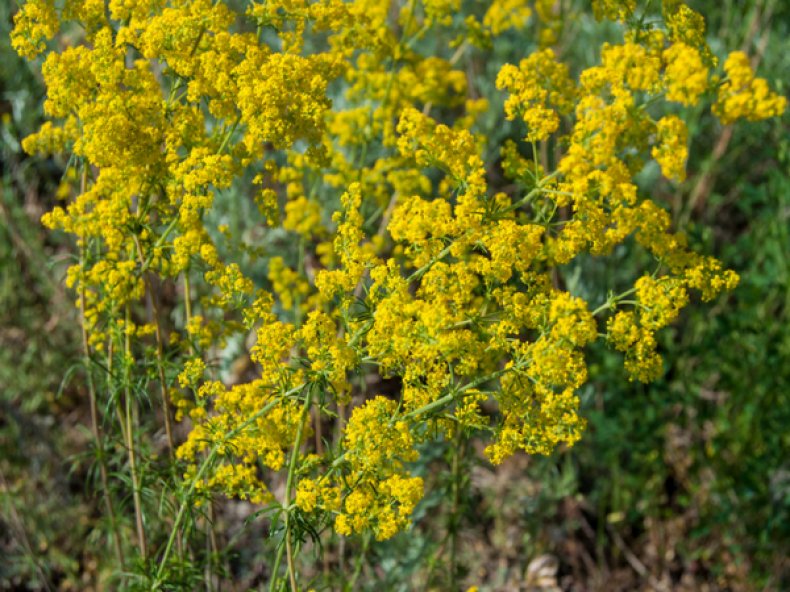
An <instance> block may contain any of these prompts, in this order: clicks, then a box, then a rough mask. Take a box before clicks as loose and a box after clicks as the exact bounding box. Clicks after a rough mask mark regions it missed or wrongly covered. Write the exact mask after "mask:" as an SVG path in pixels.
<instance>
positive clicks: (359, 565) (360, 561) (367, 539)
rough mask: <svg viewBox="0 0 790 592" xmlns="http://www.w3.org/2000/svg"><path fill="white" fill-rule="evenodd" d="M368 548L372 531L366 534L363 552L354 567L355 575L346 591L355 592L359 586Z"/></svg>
mask: <svg viewBox="0 0 790 592" xmlns="http://www.w3.org/2000/svg"><path fill="white" fill-rule="evenodd" d="M368 547H370V531H368V532H366V533H365V538H364V539H363V540H362V550H361V551H360V552H359V555H357V560H356V564H355V565H354V573H353V574H352V575H351V579H350V580H349V581H348V584H346V590H349V591H351V590H354V586H356V584H357V579H359V575H360V574H361V573H362V566H363V565H364V564H365V556H366V555H367V553H368Z"/></svg>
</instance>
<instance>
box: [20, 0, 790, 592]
mask: <svg viewBox="0 0 790 592" xmlns="http://www.w3.org/2000/svg"><path fill="white" fill-rule="evenodd" d="M466 4H467V3H464V5H463V6H462V3H461V1H460V0H420V1H417V0H408V1H406V2H403V3H401V2H393V3H392V4H390V3H381V2H373V1H370V0H355V1H352V2H344V1H342V0H317V1H312V0H280V1H278V0H273V1H263V2H255V1H250V2H246V3H244V5H243V6H241V5H240V4H239V3H236V2H231V1H227V2H223V1H214V2H212V1H210V0H109V2H107V3H106V4H105V2H104V1H103V0H66V1H65V3H63V4H62V5H60V3H56V2H55V1H54V0H27V2H26V3H24V4H23V6H22V7H21V9H20V11H19V12H18V13H17V15H16V18H15V29H14V32H13V36H12V43H13V45H14V47H15V48H16V49H17V51H18V52H19V53H20V54H22V55H24V56H26V57H28V58H30V59H35V58H36V57H37V56H39V55H41V54H45V55H46V58H45V60H44V62H43V65H42V73H43V77H44V80H45V82H46V85H47V92H48V95H47V99H46V102H45V106H44V107H45V111H46V113H47V115H48V116H49V117H50V119H51V120H50V121H49V122H47V123H45V124H44V125H43V126H42V127H41V129H40V130H39V131H38V132H37V133H35V134H33V135H32V136H30V137H28V138H27V139H26V140H25V142H24V147H25V149H26V150H27V151H29V152H31V153H33V152H39V153H45V154H52V153H56V154H63V155H67V156H68V164H67V167H66V174H65V176H64V180H63V185H64V189H63V193H64V194H70V199H69V203H68V204H66V205H64V206H63V207H57V208H55V209H54V210H53V211H52V212H50V213H48V214H47V215H46V216H45V217H44V219H43V222H44V224H45V225H46V226H48V227H50V228H52V229H60V230H63V231H66V232H67V233H69V234H71V235H73V236H74V238H75V239H76V252H77V254H78V261H77V262H75V263H74V265H73V266H72V267H71V268H70V269H69V272H68V278H67V282H68V284H69V286H70V287H71V288H72V289H73V290H74V293H75V294H76V296H77V306H78V307H79V309H80V311H81V317H82V324H83V337H84V353H85V359H86V365H87V368H88V371H87V377H88V380H87V382H88V387H89V391H90V396H91V406H92V411H93V413H92V415H93V424H92V425H93V434H94V436H95V438H96V440H97V442H101V439H102V438H103V432H104V431H107V430H109V431H111V432H116V433H118V434H119V435H120V436H121V437H122V440H123V448H124V449H125V453H126V454H127V458H128V475H129V483H130V490H131V493H132V500H133V506H134V515H135V527H134V530H135V532H136V541H137V544H136V550H137V556H138V557H139V559H140V560H141V562H140V564H141V566H142V567H141V570H142V573H143V574H144V576H145V578H146V579H145V580H144V581H145V582H146V583H145V585H144V587H146V586H147V587H149V588H152V589H164V588H167V587H168V586H170V587H172V586H175V585H176V584H175V582H177V581H181V580H180V579H179V578H183V577H184V576H183V571H184V569H185V568H184V562H185V561H186V559H187V558H188V557H189V556H190V545H192V544H194V542H193V541H192V540H191V538H190V537H191V536H192V535H191V534H190V533H191V530H192V529H190V528H188V525H189V519H190V517H192V516H193V514H194V512H195V508H196V507H197V508H198V509H200V508H207V509H206V510H205V516H206V517H207V520H208V521H209V522H210V521H211V515H212V512H213V500H214V497H215V495H216V494H224V495H226V496H228V497H232V498H238V499H242V500H248V501H250V502H252V503H253V504H256V505H259V506H261V508H262V513H264V514H265V515H267V516H268V518H269V520H270V521H271V522H272V523H273V524H276V525H280V526H281V528H280V529H279V530H277V531H276V534H275V535H273V536H274V537H275V538H276V540H277V552H276V554H275V555H274V557H273V558H272V562H271V565H270V567H269V574H270V581H271V586H272V588H271V589H276V586H278V585H279V582H280V581H281V578H284V577H285V576H284V575H283V574H281V566H282V560H283V557H285V558H286V563H287V570H285V571H286V574H287V578H288V581H290V585H291V588H292V589H293V590H297V589H298V586H299V574H298V572H297V569H296V567H295V564H296V562H295V556H296V555H297V554H298V552H299V549H301V548H304V546H305V543H306V540H307V536H308V535H310V536H312V537H313V538H314V539H315V540H317V541H320V540H321V539H322V536H324V538H325V535H324V533H326V532H329V531H330V530H331V531H334V533H336V534H337V535H340V536H344V537H345V536H351V535H354V534H361V535H363V536H372V537H374V538H375V539H377V540H384V539H388V538H390V537H392V536H393V535H395V534H396V533H397V532H398V531H401V530H404V529H406V528H408V527H409V525H410V522H411V520H410V518H411V515H412V513H413V511H414V509H415V507H416V506H417V504H418V503H419V501H420V499H421V498H422V497H423V493H424V482H423V479H422V478H421V477H420V476H417V475H415V474H413V471H412V469H411V467H412V463H414V461H416V460H417V459H418V457H419V454H420V453H419V451H420V447H421V446H423V445H424V444H426V443H428V442H431V441H435V440H437V439H447V440H454V441H460V440H462V439H469V438H482V439H483V440H484V441H485V455H486V456H487V457H488V459H489V460H490V461H491V462H492V463H494V464H498V463H501V462H502V461H503V460H504V459H506V458H507V457H509V456H511V455H513V454H514V453H516V452H517V451H518V450H522V451H525V452H527V453H530V454H548V453H549V452H551V451H552V450H553V449H554V448H555V447H556V446H558V445H560V444H566V445H573V444H574V443H575V442H577V441H578V440H579V438H580V437H581V434H582V432H583V429H584V419H583V417H581V416H580V415H579V411H578V408H579V399H578V390H579V388H580V387H581V386H582V385H584V384H585V382H586V380H587V367H586V364H585V358H584V352H585V348H586V347H587V346H588V345H589V344H591V343H593V342H595V341H596V340H599V339H602V340H605V341H606V342H607V343H608V344H610V345H611V347H613V348H615V349H616V350H618V351H621V352H623V355H624V365H625V370H626V372H627V373H628V375H629V376H630V377H631V379H632V380H638V381H651V380H654V379H656V378H657V377H659V376H660V375H661V373H662V360H661V356H660V354H659V352H658V351H657V341H656V333H657V332H658V331H660V330H661V329H662V328H664V327H666V326H667V325H669V324H670V323H672V322H673V321H674V320H675V319H676V318H677V317H678V314H679V313H680V311H681V309H682V308H683V307H685V306H686V305H687V304H688V302H689V299H690V297H691V295H693V294H698V295H699V297H700V298H701V299H702V300H704V301H709V300H712V299H713V298H715V297H717V296H718V295H719V294H720V293H721V292H722V291H723V290H730V289H732V288H734V287H735V285H736V284H737V281H738V277H737V275H736V274H735V273H734V272H732V271H730V270H727V269H723V267H722V265H721V264H720V263H719V262H718V261H717V260H716V259H714V258H712V257H709V256H706V255H704V254H700V253H696V252H693V251H692V250H690V249H689V248H688V246H687V242H686V239H685V237H684V234H683V233H682V232H678V231H676V230H674V229H673V228H672V227H671V221H670V218H669V215H668V214H667V212H666V211H665V210H664V208H662V207H661V205H660V204H659V203H657V202H656V201H654V200H652V199H650V196H649V188H648V187H643V186H640V184H639V183H638V178H639V175H640V173H641V172H642V171H643V170H644V169H645V167H647V166H649V164H650V163H651V162H655V163H657V165H658V167H660V170H661V173H662V174H663V176H664V177H665V178H666V179H667V180H669V181H670V182H677V183H679V182H682V181H683V179H684V177H685V163H686V160H687V157H688V130H687V128H686V124H685V123H684V120H683V117H682V114H683V108H687V107H692V106H697V105H705V104H707V103H710V102H712V111H713V113H714V114H715V116H716V117H718V118H719V119H720V120H721V122H722V123H724V124H730V123H732V122H734V121H736V120H738V119H747V120H750V121H754V120H759V119H765V118H769V117H773V116H777V115H779V114H781V113H782V112H783V111H784V109H785V105H786V100H785V99H784V98H783V97H781V96H779V95H777V94H775V93H774V92H773V91H771V90H770V88H769V86H768V84H767V82H766V81H765V80H763V79H760V78H757V77H756V76H755V74H754V72H753V71H752V68H751V67H750V64H749V60H748V57H747V56H746V55H745V54H744V53H742V52H733V53H731V54H730V55H729V56H728V57H727V58H726V60H725V61H724V64H723V68H722V69H720V68H719V64H718V60H717V58H716V57H715V56H714V54H713V52H712V51H711V49H710V47H709V46H708V45H707V43H706V41H705V34H704V33H705V31H704V20H703V18H702V17H701V16H700V15H699V14H698V13H696V12H694V11H693V10H692V9H691V8H689V7H688V6H686V5H684V4H682V3H680V2H677V1H675V0H665V1H664V2H663V3H662V5H661V7H660V10H659V11H658V13H657V14H654V13H653V12H651V10H650V7H649V3H646V6H645V7H638V6H637V4H636V2H635V0H621V1H618V0H598V1H593V11H594V13H595V16H596V17H597V18H599V19H609V20H612V21H616V22H617V23H619V25H620V28H619V30H620V31H621V35H622V39H621V42H619V43H606V44H604V45H603V47H601V49H600V60H599V61H598V63H596V64H595V65H593V66H590V67H587V68H583V69H579V68H577V65H576V64H572V63H566V61H564V60H563V58H562V56H561V55H559V53H558V52H557V51H556V50H555V49H554V47H555V46H556V44H557V42H558V40H559V39H560V38H561V37H562V35H563V34H564V31H563V26H564V19H565V15H563V14H562V13H561V11H560V10H559V6H560V4H559V3H554V2H545V1H543V0H536V1H535V2H534V3H532V2H527V1H526V0H494V1H493V2H486V3H477V4H474V3H472V4H474V6H473V7H469V6H466ZM75 31H76V32H75ZM532 33H534V35H532ZM58 35H60V37H59V38H60V39H62V40H64V41H65V43H63V44H62V45H60V46H58V47H54V46H53V45H48V42H49V41H50V40H51V39H53V38H55V37H56V36H58ZM502 35H522V36H523V37H524V38H527V39H532V38H534V39H537V47H535V50H534V51H532V52H529V53H528V55H526V56H525V57H524V58H523V59H522V60H521V61H520V62H519V63H518V64H505V65H503V66H502V67H501V68H500V69H499V71H498V73H497V74H496V78H495V81H494V83H495V85H496V87H497V88H498V89H499V90H501V91H503V94H502V95H501V100H502V102H503V105H502V106H501V111H500V105H493V104H490V103H489V101H487V100H486V99H482V98H479V93H478V90H477V88H478V81H477V80H476V79H475V78H474V77H473V76H471V75H470V74H469V72H468V71H465V70H464V69H463V68H462V67H459V66H460V65H462V64H463V62H464V60H465V59H466V58H467V56H469V55H470V54H473V53H475V52H477V53H479V54H481V55H489V54H490V53H491V52H492V48H495V46H496V44H497V39H498V38H499V37H500V36H502ZM432 39H435V40H437V42H436V43H430V42H429V41H430V40H432ZM489 114H495V115H500V114H501V118H502V119H504V120H505V121H512V122H514V123H512V124H508V125H510V126H511V127H509V128H508V129H510V130H513V131H512V132H511V136H512V137H511V138H510V139H507V140H505V141H501V142H500V141H499V138H497V137H496V135H495V134H492V133H488V134H486V133H485V130H486V129H487V128H486V125H485V124H484V120H485V118H486V117H487V116H488V115H489ZM497 125H504V122H503V121H501V120H500V121H499V122H498V123H497ZM490 127H491V126H490V125H489V126H488V129H489V132H490V131H491V130H490ZM223 192H224V193H226V194H229V193H233V194H234V195H236V196H237V199H238V200H239V201H240V203H239V204H238V205H237V207H238V208H239V210H242V209H243V208H245V207H246V205H245V204H244V203H241V202H243V201H245V200H247V201H250V202H254V204H255V206H256V209H255V211H254V213H252V210H249V209H248V210H247V211H248V212H250V214H249V215H250V216H255V222H254V225H253V230H252V231H251V232H250V233H248V235H246V236H238V235H234V233H232V232H231V231H229V229H228V227H227V225H226V223H225V222H224V221H223V219H222V216H221V215H219V213H218V212H217V211H216V207H215V202H216V201H217V196H218V195H220V194H222V193H223ZM274 247H276V248H274ZM620 248H629V249H643V250H645V251H646V252H647V253H649V254H650V256H651V257H652V259H653V261H654V265H653V267H652V268H651V269H646V270H645V271H644V274H643V275H641V277H637V278H634V281H633V285H632V286H630V287H627V288H626V289H624V290H623V291H621V292H615V291H614V290H613V287H609V286H607V287H605V288H606V289H610V288H611V289H612V291H611V292H610V296H609V297H608V298H607V299H606V300H605V301H604V302H602V303H594V304H592V305H591V303H589V302H586V301H585V300H584V299H583V298H581V297H580V296H578V295H574V294H572V293H571V291H570V290H569V289H567V288H566V287H565V286H564V285H563V282H562V279H561V271H562V268H563V266H565V265H567V264H568V263H570V262H572V261H573V260H575V259H578V258H580V257H582V256H594V257H605V256H607V255H609V254H611V253H612V252H613V250H615V249H620ZM596 304H597V306H596ZM238 359H242V360H247V359H248V360H249V362H250V363H249V364H248V365H247V366H246V367H247V371H246V372H241V373H239V372H234V366H233V362H234V360H238ZM249 368H254V371H250V370H249ZM99 373H101V376H103V377H104V381H100V380H96V379H95V378H94V374H97V375H98V374H99ZM105 385H106V387H105ZM371 387H375V388H371ZM151 401H157V405H158V407H159V409H160V411H159V415H160V421H161V422H162V425H163V428H164V435H165V440H166V446H165V447H166V448H167V451H168V453H169V455H170V461H169V462H170V463H171V466H172V467H174V468H176V471H177V475H174V476H172V479H171V484H170V485H169V486H168V490H167V495H169V496H170V497H171V498H172V501H173V503H172V508H173V511H172V513H171V515H170V516H169V517H168V518H166V519H165V520H164V522H166V523H168V526H167V528H166V529H164V530H165V532H163V531H162V530H163V529H161V528H160V529H158V530H157V529H156V528H153V527H151V525H150V523H151V522H152V521H153V518H150V515H151V512H152V510H151V501H150V500H148V501H146V500H145V499H144V496H143V495H141V492H142V491H144V488H145V481H146V471H148V469H147V468H146V467H147V465H149V464H150V463H152V462H153V461H152V459H151V456H150V455H151V454H152V452H151V450H150V446H151V445H150V444H146V443H145V442H143V440H144V437H143V436H142V435H141V434H140V430H138V429H137V427H138V423H139V422H140V411H139V410H140V409H141V408H143V409H148V408H151V405H150V402H151ZM174 421H175V422H181V423H183V424H184V425H185V426H188V435H186V437H185V438H182V437H180V436H179V430H178V429H177V426H175V425H174ZM327 434H330V436H329V437H325V435H327ZM331 434H334V435H333V436H332V435H331ZM310 435H315V443H314V444H313V443H309V436H310ZM101 472H102V479H103V488H104V490H105V503H106V511H107V513H108V514H109V518H110V519H111V520H112V521H113V522H115V521H116V520H119V518H118V516H116V514H117V513H118V509H117V508H116V507H115V506H114V503H113V500H112V496H111V495H110V488H109V486H108V481H109V480H110V478H111V475H110V474H109V471H108V469H107V467H106V466H105V465H104V464H102V469H101ZM278 475H279V477H278ZM280 481H282V484H283V485H282V487H281V491H280V492H278V494H277V495H275V488H274V487H273V486H272V484H273V483H279V482H280ZM115 505H117V503H116V504H115ZM147 515H148V516H149V517H147ZM118 528H121V527H120V526H119V527H118ZM152 538H153V539H154V540H153V544H150V543H151V539H152ZM208 538H209V539H210V540H211V541H213V540H214V538H215V537H214V535H213V533H212V534H211V536H209V537H208ZM212 544H216V543H214V542H212ZM115 547H116V552H117V558H118V561H119V562H120V565H121V567H123V565H124V557H125V556H127V554H128V553H127V551H126V549H125V548H124V544H123V542H122V541H121V539H120V537H118V536H116V537H115Z"/></svg>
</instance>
